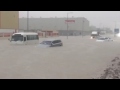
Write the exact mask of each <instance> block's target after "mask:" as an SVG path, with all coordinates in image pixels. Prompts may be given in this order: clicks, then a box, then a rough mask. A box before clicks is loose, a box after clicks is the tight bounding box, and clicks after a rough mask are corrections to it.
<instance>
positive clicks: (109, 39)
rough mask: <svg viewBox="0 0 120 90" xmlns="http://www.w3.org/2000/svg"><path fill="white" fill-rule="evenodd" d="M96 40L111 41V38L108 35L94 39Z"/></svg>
mask: <svg viewBox="0 0 120 90" xmlns="http://www.w3.org/2000/svg"><path fill="white" fill-rule="evenodd" d="M96 41H97V42H106V41H107V42H109V41H113V40H112V39H111V38H109V37H100V38H98V39H97V40H96Z"/></svg>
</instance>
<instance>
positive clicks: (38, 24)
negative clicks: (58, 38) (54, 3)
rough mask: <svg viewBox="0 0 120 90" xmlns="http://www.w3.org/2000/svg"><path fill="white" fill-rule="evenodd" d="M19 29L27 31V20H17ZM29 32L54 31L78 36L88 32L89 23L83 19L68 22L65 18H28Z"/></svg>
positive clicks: (71, 19) (70, 19) (72, 19)
mask: <svg viewBox="0 0 120 90" xmlns="http://www.w3.org/2000/svg"><path fill="white" fill-rule="evenodd" d="M67 25H68V29H67ZM19 29H20V30H27V18H20V19H19ZM29 30H41V31H42V30H44V31H45V30H56V31H59V33H60V35H63V34H64V35H67V34H69V35H80V34H81V33H83V32H89V21H88V20H87V19H86V18H83V17H79V18H69V19H68V20H67V18H29ZM78 33H79V34H78Z"/></svg>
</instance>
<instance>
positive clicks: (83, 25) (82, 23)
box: [82, 19, 84, 37]
mask: <svg viewBox="0 0 120 90" xmlns="http://www.w3.org/2000/svg"><path fill="white" fill-rule="evenodd" d="M83 32H84V19H83V21H82V37H83Z"/></svg>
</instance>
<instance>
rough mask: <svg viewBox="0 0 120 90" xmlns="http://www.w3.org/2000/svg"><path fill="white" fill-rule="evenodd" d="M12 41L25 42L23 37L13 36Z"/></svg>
mask: <svg viewBox="0 0 120 90" xmlns="http://www.w3.org/2000/svg"><path fill="white" fill-rule="evenodd" d="M11 41H23V36H17V35H15V36H12V38H11Z"/></svg>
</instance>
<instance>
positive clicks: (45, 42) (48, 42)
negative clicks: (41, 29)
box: [40, 41, 51, 45]
mask: <svg viewBox="0 0 120 90" xmlns="http://www.w3.org/2000/svg"><path fill="white" fill-rule="evenodd" d="M40 44H44V45H51V41H43V42H42V43H40Z"/></svg>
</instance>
